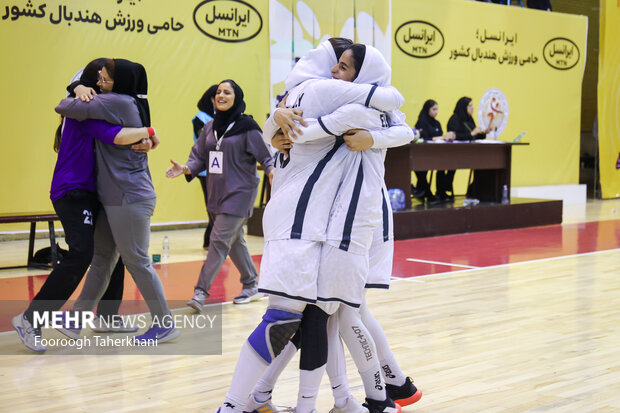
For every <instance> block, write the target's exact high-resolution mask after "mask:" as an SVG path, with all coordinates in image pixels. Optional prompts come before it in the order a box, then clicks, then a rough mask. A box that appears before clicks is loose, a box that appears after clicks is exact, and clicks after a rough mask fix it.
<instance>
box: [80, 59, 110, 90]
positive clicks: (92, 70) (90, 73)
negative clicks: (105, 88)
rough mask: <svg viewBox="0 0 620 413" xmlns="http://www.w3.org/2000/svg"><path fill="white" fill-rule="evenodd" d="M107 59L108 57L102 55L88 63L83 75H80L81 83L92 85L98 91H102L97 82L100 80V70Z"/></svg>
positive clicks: (87, 85)
mask: <svg viewBox="0 0 620 413" xmlns="http://www.w3.org/2000/svg"><path fill="white" fill-rule="evenodd" d="M107 61H108V59H106V58H104V57H100V58H99V59H95V60H93V61H92V62H90V63H89V64H87V65H86V67H85V68H84V70H83V71H82V75H81V76H80V85H84V86H86V87H92V88H93V89H95V91H96V92H97V93H101V90H99V86H97V82H98V81H99V71H100V70H101V69H102V68H103V65H105V64H106V62H107Z"/></svg>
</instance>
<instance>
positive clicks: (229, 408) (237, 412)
mask: <svg viewBox="0 0 620 413" xmlns="http://www.w3.org/2000/svg"><path fill="white" fill-rule="evenodd" d="M241 412H243V410H242V409H241V408H239V407H237V406H235V405H234V404H232V403H229V402H225V403H224V404H223V405H221V406H220V407H219V408H218V409H217V411H216V413H241Z"/></svg>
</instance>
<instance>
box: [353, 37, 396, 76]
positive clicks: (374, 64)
mask: <svg viewBox="0 0 620 413" xmlns="http://www.w3.org/2000/svg"><path fill="white" fill-rule="evenodd" d="M364 46H365V47H366V54H365V56H364V61H363V62H362V67H361V68H360V72H359V73H358V74H357V77H356V78H355V80H354V81H353V82H354V83H366V84H371V85H377V86H388V85H389V84H390V78H391V76H392V68H390V65H388V63H387V62H386V61H385V58H384V57H383V55H382V54H381V52H380V51H379V50H378V49H377V48H375V47H373V46H370V45H364Z"/></svg>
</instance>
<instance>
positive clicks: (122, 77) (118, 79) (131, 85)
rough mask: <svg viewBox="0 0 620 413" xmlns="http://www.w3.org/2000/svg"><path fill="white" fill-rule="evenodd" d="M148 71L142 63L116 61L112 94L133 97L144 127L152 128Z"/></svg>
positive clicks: (123, 60)
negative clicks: (148, 98) (148, 95)
mask: <svg viewBox="0 0 620 413" xmlns="http://www.w3.org/2000/svg"><path fill="white" fill-rule="evenodd" d="M147 91H148V81H147V78H146V70H145V69H144V66H142V65H141V64H140V63H134V62H131V61H129V60H125V59H114V86H113V87H112V92H116V93H122V94H125V95H130V96H133V97H134V98H135V99H136V104H137V105H138V112H140V119H142V125H143V126H151V111H150V109H149V102H148V100H147V99H146V98H147Z"/></svg>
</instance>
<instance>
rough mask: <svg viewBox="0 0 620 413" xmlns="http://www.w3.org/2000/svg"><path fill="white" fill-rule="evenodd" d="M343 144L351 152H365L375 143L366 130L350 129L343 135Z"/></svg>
mask: <svg viewBox="0 0 620 413" xmlns="http://www.w3.org/2000/svg"><path fill="white" fill-rule="evenodd" d="M344 143H346V144H347V148H349V149H350V150H352V151H365V150H366V149H368V148H370V147H372V145H373V143H375V141H374V139H373V138H372V135H371V134H370V132H368V131H367V130H366V129H351V130H349V131H347V132H345V134H344Z"/></svg>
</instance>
